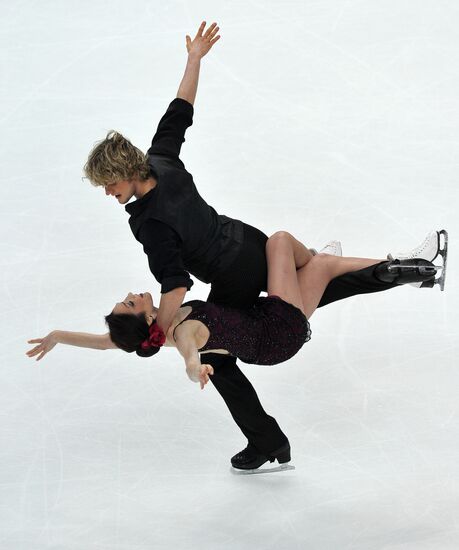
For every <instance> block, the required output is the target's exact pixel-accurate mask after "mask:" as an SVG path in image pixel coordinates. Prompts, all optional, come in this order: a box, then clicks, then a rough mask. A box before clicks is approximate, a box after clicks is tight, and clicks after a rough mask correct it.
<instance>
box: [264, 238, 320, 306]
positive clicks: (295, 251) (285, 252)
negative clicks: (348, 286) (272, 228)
mask: <svg viewBox="0 0 459 550" xmlns="http://www.w3.org/2000/svg"><path fill="white" fill-rule="evenodd" d="M313 258H314V256H313V255H312V253H311V252H310V251H309V250H308V249H307V248H306V247H305V246H304V244H302V243H300V241H298V240H297V239H295V237H293V235H290V233H287V232H286V231H278V232H277V233H274V235H272V236H271V237H270V238H269V239H268V242H267V243H266V260H267V262H268V294H269V295H270V296H271V295H275V296H279V298H282V299H283V300H285V301H286V302H289V303H290V304H293V305H294V306H296V307H297V308H298V309H301V311H303V301H302V297H301V290H300V287H299V285H298V279H297V270H299V269H300V270H301V269H304V268H305V267H306V266H307V265H308V262H310V261H311V260H312V259H313Z"/></svg>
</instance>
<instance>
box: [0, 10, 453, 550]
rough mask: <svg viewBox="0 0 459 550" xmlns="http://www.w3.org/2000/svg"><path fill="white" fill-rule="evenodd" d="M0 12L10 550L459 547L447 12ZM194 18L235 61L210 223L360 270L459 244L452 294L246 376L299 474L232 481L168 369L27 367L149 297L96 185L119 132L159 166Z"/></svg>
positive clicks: (190, 163) (356, 323)
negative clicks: (88, 163)
mask: <svg viewBox="0 0 459 550" xmlns="http://www.w3.org/2000/svg"><path fill="white" fill-rule="evenodd" d="M0 15H1V19H0V20H1V24H0V25H1V29H0V59H1V62H0V68H1V89H0V119H1V149H0V162H1V166H2V180H3V182H2V183H3V185H2V201H1V207H0V208H1V216H0V230H1V236H2V237H1V244H0V250H1V256H0V258H1V259H0V261H1V278H2V309H1V334H2V338H1V348H0V349H1V351H0V354H1V370H0V373H1V401H0V456H1V459H0V548H1V550H30V549H33V550H42V549H51V548H55V549H59V550H82V549H84V550H153V549H166V548H176V549H177V550H185V549H186V550H188V549H195V548H196V549H197V548H199V549H200V550H229V549H231V550H234V549H237V550H245V549H249V548H250V549H252V548H257V549H258V548H259V549H262V548H263V549H271V548H272V549H276V550H277V549H281V550H284V549H285V550H293V549H301V550H303V549H313V550H316V549H320V550H335V549H340V550H351V549H359V550H376V549H385V550H402V549H403V550H414V549H416V550H432V549H435V550H449V549H451V550H453V549H457V548H458V547H459V526H458V517H459V429H458V420H459V418H458V385H459V366H458V355H459V352H458V337H457V330H458V328H459V322H458V316H457V311H458V306H459V301H458V292H457V286H456V276H457V259H456V256H457V254H456V250H457V245H456V241H457V238H458V237H457V235H458V229H459V221H458V207H459V193H458V166H459V161H458V146H459V138H458V129H459V110H458V109H459V107H458V96H459V38H458V35H457V28H458V25H459V6H458V5H457V2H454V1H453V0H450V1H445V0H435V1H434V0H432V1H427V0H387V1H385V2H372V1H370V0H367V1H346V0H325V1H321V2H318V1H315V2H311V1H309V0H305V1H288V2H273V1H270V0H263V1H261V0H260V1H248V2H239V1H237V2H236V1H233V2H223V1H213V2H211V1H200V0H199V1H193V2H187V1H175V0H169V1H167V2H159V1H158V0H153V1H151V2H146V1H144V0H134V1H132V0H131V2H122V1H120V0H114V1H112V2H103V1H101V0H91V1H88V0H84V1H81V2H65V1H63V2H59V1H57V0H55V1H48V0H43V1H41V2H36V1H30V0H26V1H16V2H14V1H13V2H8V3H7V2H4V3H2V5H1V6H0ZM202 19H206V20H207V21H209V22H211V21H213V20H215V21H218V23H219V24H220V26H221V34H222V39H221V40H220V42H219V43H218V44H217V45H216V46H215V48H214V49H213V50H212V51H211V52H210V54H209V55H208V56H207V57H206V58H204V60H203V62H202V71H201V80H200V86H199V90H198V96H197V101H196V105H195V119H194V120H195V122H194V125H193V127H192V128H191V129H189V130H188V133H187V141H186V143H185V144H184V146H183V149H182V151H183V160H184V162H185V164H186V166H187V167H188V168H189V170H190V171H191V172H192V173H193V175H194V177H195V181H196V184H197V186H198V189H199V190H200V192H201V194H202V195H203V196H204V197H205V198H206V199H207V201H208V202H209V203H210V204H211V205H213V206H214V207H215V208H216V209H217V210H218V211H219V212H220V213H223V214H227V215H230V216H233V217H237V218H239V219H242V220H244V221H246V222H249V223H251V224H253V225H255V226H257V227H259V228H261V229H262V230H264V231H266V232H267V233H272V232H274V231H276V230H279V229H284V230H288V231H290V232H292V233H293V234H294V235H296V236H297V237H298V238H299V239H301V240H303V241H304V242H305V243H306V244H308V245H311V246H317V247H320V246H321V245H322V244H323V243H324V242H325V241H326V240H328V239H331V238H337V239H340V240H341V241H342V243H343V248H344V253H345V254H348V255H361V256H371V257H374V256H376V257H378V256H379V257H384V256H385V255H386V254H387V253H388V252H390V251H392V252H394V251H397V250H400V249H401V250H403V249H409V248H412V247H413V246H415V245H416V244H418V243H419V242H420V241H421V240H422V239H423V238H424V236H425V234H426V233H427V232H428V231H429V230H430V229H441V228H443V227H445V228H446V229H448V230H449V233H450V240H451V245H450V256H449V270H448V276H447V282H446V291H445V292H443V293H442V292H440V291H439V288H438V287H437V288H435V289H433V290H417V289H414V288H412V287H409V288H400V289H396V290H393V291H389V292H386V293H381V294H378V295H373V296H364V297H356V298H353V299H349V300H347V301H345V302H342V303H338V304H334V305H331V306H329V307H327V308H325V309H323V310H320V311H318V312H317V313H316V314H315V315H314V317H313V319H312V330H313V339H312V341H311V342H310V343H309V344H307V346H306V347H305V348H304V349H303V350H302V351H301V352H300V353H299V354H298V355H297V356H296V357H295V358H294V359H293V360H291V361H290V362H288V363H286V364H283V365H279V366H275V367H269V368H262V367H252V366H244V367H243V370H244V372H245V373H246V374H247V376H248V377H249V378H250V379H251V381H252V382H253V383H254V385H255V387H256V389H257V391H258V393H259V396H260V398H261V400H262V402H263V404H264V406H265V408H266V409H267V410H268V412H269V413H271V414H272V415H274V416H275V417H276V418H277V420H278V421H279V423H280V425H281V426H282V428H283V429H284V431H285V432H286V433H287V435H288V437H289V439H290V442H291V445H292V455H293V456H292V463H293V464H294V465H295V466H296V470H295V471H290V472H284V473H278V474H269V475H257V476H251V477H248V476H236V475H233V474H231V472H230V468H229V458H230V456H232V455H233V454H234V453H235V452H236V451H238V450H240V449H242V448H243V447H244V446H245V440H244V439H243V437H242V434H241V433H239V431H238V429H237V427H236V425H235V424H234V423H233V421H232V420H231V418H230V415H229V413H228V411H227V409H226V407H225V405H224V403H223V401H222V400H221V398H220V397H219V396H218V394H217V392H216V391H215V390H214V388H213V387H212V386H211V385H209V386H207V387H206V388H205V390H204V391H203V392H201V391H200V390H199V388H198V386H197V385H194V384H192V383H190V382H189V381H188V379H187V377H186V375H185V372H184V367H183V366H182V364H181V361H180V359H179V357H178V356H176V355H175V353H174V351H173V350H163V351H162V352H161V354H160V355H159V356H158V358H157V359H155V360H143V359H139V358H137V357H132V356H130V355H128V354H124V353H123V352H118V351H115V350H113V351H107V352H97V351H91V350H83V349H77V348H64V347H62V346H58V347H56V348H55V350H53V351H52V352H51V353H50V354H49V355H48V356H46V357H45V358H44V359H43V361H41V362H40V363H35V362H34V361H32V360H30V359H28V358H27V357H26V356H25V351H26V350H27V349H28V346H27V345H26V340H27V339H29V338H32V337H39V336H44V335H45V334H47V333H48V332H49V331H51V330H52V329H56V328H60V329H67V330H83V331H93V332H103V331H104V324H103V315H104V314H106V313H108V312H109V311H110V309H111V307H112V304H113V303H114V302H115V301H117V300H119V299H120V298H121V297H123V296H124V295H125V293H126V292H127V291H128V290H132V291H142V290H151V291H152V292H153V293H155V295H158V291H159V286H158V284H157V283H156V281H154V279H153V277H152V275H151V274H150V273H149V270H148V266H147V262H146V257H145V256H144V254H143V252H142V248H141V246H140V245H139V244H138V243H137V242H136V241H135V240H134V238H133V236H132V234H131V232H130V229H129V227H128V224H127V219H128V217H127V214H126V213H125V212H124V209H123V207H120V205H119V204H118V203H117V202H116V201H115V200H114V199H113V198H112V197H105V195H104V193H103V191H102V190H101V189H100V188H94V187H92V186H91V185H90V184H89V183H88V182H86V181H84V182H82V180H81V177H82V166H83V164H84V162H85V160H86V157H87V153H88V151H89V150H90V149H91V147H92V146H93V144H94V142H95V141H97V140H100V139H102V138H103V137H104V136H105V133H106V132H107V131H108V130H110V129H112V128H114V129H117V130H119V131H121V132H123V133H124V134H125V135H126V136H127V137H129V138H130V139H131V140H132V141H133V142H134V143H135V144H136V145H138V146H139V147H141V148H142V149H144V150H146V149H147V148H148V146H149V142H150V140H151V137H152V135H153V133H154V130H155V128H156V124H157V122H158V120H159V118H160V117H161V115H162V114H163V112H164V110H165V109H166V107H167V105H168V103H169V102H170V101H171V100H172V99H173V97H175V93H176V91H177V88H178V84H179V82H180V79H181V76H182V73H183V70H184V67H185V63H186V50H185V34H187V33H189V34H192V35H193V36H194V33H195V30H196V29H197V26H198V25H199V23H200V21H201V20H202ZM206 292H207V289H206V287H205V286H204V285H202V284H199V283H196V284H195V286H194V287H193V289H192V291H191V292H190V293H189V297H190V298H205V296H206Z"/></svg>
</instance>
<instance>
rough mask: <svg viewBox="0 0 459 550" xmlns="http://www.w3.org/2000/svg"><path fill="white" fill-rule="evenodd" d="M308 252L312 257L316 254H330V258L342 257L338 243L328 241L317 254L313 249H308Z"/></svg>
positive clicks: (339, 243)
mask: <svg viewBox="0 0 459 550" xmlns="http://www.w3.org/2000/svg"><path fill="white" fill-rule="evenodd" d="M309 250H310V251H311V252H312V254H313V255H314V256H316V255H317V254H330V255H331V256H342V255H343V250H342V248H341V242H340V241H328V243H327V244H326V245H325V246H324V247H323V248H322V249H321V250H320V251H319V252H317V250H316V249H315V248H310V249H309Z"/></svg>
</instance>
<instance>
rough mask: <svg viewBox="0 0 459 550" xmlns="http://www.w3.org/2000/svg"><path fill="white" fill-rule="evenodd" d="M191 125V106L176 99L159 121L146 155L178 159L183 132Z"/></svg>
mask: <svg viewBox="0 0 459 550" xmlns="http://www.w3.org/2000/svg"><path fill="white" fill-rule="evenodd" d="M192 124H193V105H191V103H188V101H185V100H184V99H180V98H178V97H177V98H176V99H174V101H172V103H171V104H170V105H169V107H168V109H167V111H166V113H165V114H164V115H163V117H162V119H161V120H160V121H159V124H158V129H157V130H156V134H155V135H154V137H153V141H152V142H151V147H150V149H148V152H147V154H148V155H149V156H152V155H162V156H166V157H172V158H178V157H179V155H180V149H181V147H182V143H183V142H184V141H185V131H186V129H187V128H188V127H189V126H191V125H192Z"/></svg>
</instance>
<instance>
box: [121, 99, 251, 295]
mask: <svg viewBox="0 0 459 550" xmlns="http://www.w3.org/2000/svg"><path fill="white" fill-rule="evenodd" d="M192 123H193V106H192V105H191V104H190V103H188V102H187V101H185V100H183V99H179V98H177V99H174V100H173V101H172V103H171V104H170V105H169V107H168V109H167V111H166V113H165V114H164V116H163V117H162V118H161V120H160V122H159V125H158V129H157V131H156V134H155V136H154V137H153V140H152V145H151V147H150V149H149V150H148V153H147V155H148V161H149V164H150V168H151V173H152V176H153V177H154V178H155V179H156V180H157V182H158V184H157V185H156V187H155V188H154V189H152V190H150V191H149V192H148V193H146V194H145V195H144V196H143V197H141V198H140V199H137V200H136V201H134V202H132V203H130V204H128V205H127V206H126V211H127V212H128V213H129V214H130V219H129V224H130V226H131V229H132V232H133V233H134V236H135V237H136V239H137V240H138V241H140V242H141V243H142V245H143V248H144V251H145V253H146V254H147V256H148V263H149V266H150V270H151V272H152V273H153V275H154V276H155V278H156V279H157V281H158V282H159V283H160V284H161V292H162V293H166V292H169V291H171V290H173V289H174V288H178V287H186V288H187V289H188V290H189V289H190V288H191V285H192V284H193V282H192V280H191V278H190V276H189V273H191V274H192V275H194V276H195V277H197V278H198V279H200V280H201V281H203V282H206V283H209V282H213V281H215V280H217V279H218V277H219V275H220V274H222V273H223V272H224V271H225V270H226V269H227V268H228V267H229V266H230V265H231V263H232V262H233V261H234V260H235V258H236V256H237V254H238V253H239V250H240V248H241V245H242V242H243V224H242V222H240V221H239V220H233V219H231V218H227V217H226V216H219V215H218V214H217V212H216V211H215V210H214V209H213V208H212V207H211V206H209V205H208V204H206V202H205V201H204V200H203V199H202V198H201V196H200V195H199V193H198V191H197V189H196V187H195V185H194V182H193V177H192V176H191V174H189V173H188V172H187V171H186V169H185V166H184V164H183V162H182V161H181V160H180V158H179V155H180V150H181V146H182V144H183V142H184V141H185V137H184V136H185V131H186V129H187V128H188V127H189V126H191V124H192Z"/></svg>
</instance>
